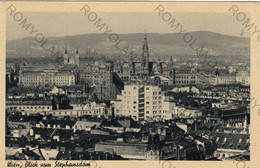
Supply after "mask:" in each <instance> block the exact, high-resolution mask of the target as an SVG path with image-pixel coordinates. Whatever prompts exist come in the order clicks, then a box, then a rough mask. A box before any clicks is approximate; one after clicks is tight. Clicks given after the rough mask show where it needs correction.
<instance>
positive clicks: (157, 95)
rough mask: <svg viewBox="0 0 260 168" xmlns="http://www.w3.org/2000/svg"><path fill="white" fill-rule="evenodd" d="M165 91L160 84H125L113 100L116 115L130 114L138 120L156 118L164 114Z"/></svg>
mask: <svg viewBox="0 0 260 168" xmlns="http://www.w3.org/2000/svg"><path fill="white" fill-rule="evenodd" d="M163 101H164V100H163V93H162V91H161V88H160V87H158V86H151V85H148V86H143V85H125V87H124V90H122V92H121V95H118V96H117V100H114V101H112V104H113V107H114V114H115V115H116V116H130V117H131V118H133V119H134V120H136V121H144V120H155V119H159V118H161V117H162V116H161V115H162V110H165V111H169V109H167V110H166V109H165V108H167V107H169V106H165V107H164V109H163V108H162V105H163Z"/></svg>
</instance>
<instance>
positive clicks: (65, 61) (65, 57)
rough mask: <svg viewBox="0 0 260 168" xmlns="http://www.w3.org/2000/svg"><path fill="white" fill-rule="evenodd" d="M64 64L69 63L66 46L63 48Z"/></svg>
mask: <svg viewBox="0 0 260 168" xmlns="http://www.w3.org/2000/svg"><path fill="white" fill-rule="evenodd" d="M64 64H65V65H66V64H69V55H68V51H67V48H66V49H65V53H64Z"/></svg>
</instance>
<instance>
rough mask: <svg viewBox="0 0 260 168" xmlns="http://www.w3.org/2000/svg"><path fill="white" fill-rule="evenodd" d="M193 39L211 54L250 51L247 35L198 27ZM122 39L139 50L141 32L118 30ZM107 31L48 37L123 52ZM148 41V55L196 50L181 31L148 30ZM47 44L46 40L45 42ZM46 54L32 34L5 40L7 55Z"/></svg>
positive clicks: (72, 47)
mask: <svg viewBox="0 0 260 168" xmlns="http://www.w3.org/2000/svg"><path fill="white" fill-rule="evenodd" d="M191 34H192V35H193V37H194V38H196V42H195V43H194V45H193V46H194V47H195V48H196V47H200V46H203V47H204V48H205V50H208V51H210V53H211V54H212V55H215V56H218V55H222V56H223V55H230V56H236V55H239V56H245V57H248V58H249V55H250V39H249V38H244V37H235V36H227V35H223V34H218V33H213V32H206V31H197V32H191ZM118 36H119V38H120V39H122V42H121V43H120V44H119V45H118V47H119V48H124V47H125V46H129V50H134V52H135V53H136V54H141V49H142V43H143V37H144V35H143V34H142V33H136V34H118ZM108 37H109V36H108V35H103V34H84V35H75V36H66V37H56V38H47V39H48V45H49V46H55V47H57V48H59V50H60V51H62V52H63V51H64V48H65V47H68V50H69V52H70V53H72V54H73V52H74V51H75V50H76V49H77V48H79V51H80V53H81V54H82V55H84V54H85V52H86V50H87V49H89V50H90V51H91V52H94V51H96V52H97V53H98V54H99V55H104V56H107V57H111V56H117V55H123V53H122V52H121V53H120V52H119V51H118V49H117V48H116V47H115V43H111V42H110V41H109V38H108ZM147 38H148V44H149V48H150V55H151V57H155V56H158V55H160V56H161V58H164V57H168V56H170V55H172V56H174V55H186V56H188V55H196V52H195V51H194V50H192V49H191V48H190V47H189V44H187V43H185V42H184V41H183V34H179V35H178V34H176V33H170V34H159V33H149V34H147ZM46 44H47V43H46ZM44 55H45V56H46V55H48V53H47V52H46V51H44V50H43V49H42V48H41V47H40V44H38V43H36V42H35V40H34V38H33V37H27V38H23V39H18V40H13V41H8V42H7V57H14V56H23V57H35V56H44Z"/></svg>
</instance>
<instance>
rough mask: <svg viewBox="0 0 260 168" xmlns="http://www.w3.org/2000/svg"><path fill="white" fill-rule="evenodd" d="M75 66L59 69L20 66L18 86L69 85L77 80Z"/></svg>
mask: <svg viewBox="0 0 260 168" xmlns="http://www.w3.org/2000/svg"><path fill="white" fill-rule="evenodd" d="M77 76H78V75H77V70H76V67H75V66H71V65H68V66H64V67H62V68H60V69H45V70H43V69H41V70H38V69H37V68H36V70H35V69H31V70H28V69H26V68H22V69H21V70H20V72H19V83H18V85H20V86H25V87H35V86H39V85H41V86H45V85H56V86H70V85H75V84H76V83H77V81H78V77H77Z"/></svg>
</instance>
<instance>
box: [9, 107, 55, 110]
mask: <svg viewBox="0 0 260 168" xmlns="http://www.w3.org/2000/svg"><path fill="white" fill-rule="evenodd" d="M45 107H46V106H26V107H25V106H18V107H17V106H10V108H13V109H19V110H24V109H50V106H47V107H46V108H45Z"/></svg>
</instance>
